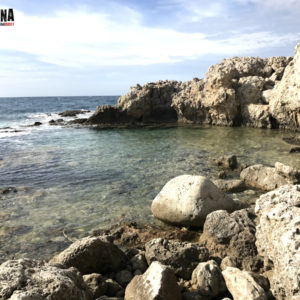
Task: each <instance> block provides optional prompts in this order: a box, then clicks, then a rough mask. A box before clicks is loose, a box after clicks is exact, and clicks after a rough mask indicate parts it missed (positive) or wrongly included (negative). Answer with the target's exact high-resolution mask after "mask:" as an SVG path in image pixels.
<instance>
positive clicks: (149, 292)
mask: <svg viewBox="0 0 300 300" xmlns="http://www.w3.org/2000/svg"><path fill="white" fill-rule="evenodd" d="M156 299H161V300H181V293H180V289H179V286H178V285H177V282H176V276H175V274H174V272H173V270H172V269H171V268H169V267H167V266H164V265H163V264H161V263H159V262H153V263H152V264H151V265H150V267H149V268H148V270H147V271H146V272H145V273H144V274H143V275H137V276H135V277H134V278H133V279H132V281H131V282H130V283H129V284H128V286H127V287H126V290H125V300H156Z"/></svg>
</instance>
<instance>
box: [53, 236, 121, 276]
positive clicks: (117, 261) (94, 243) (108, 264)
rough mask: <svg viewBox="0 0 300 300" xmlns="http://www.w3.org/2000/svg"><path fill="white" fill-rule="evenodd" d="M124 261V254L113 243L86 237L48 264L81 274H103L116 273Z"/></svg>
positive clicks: (99, 238)
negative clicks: (70, 268) (75, 270)
mask: <svg viewBox="0 0 300 300" xmlns="http://www.w3.org/2000/svg"><path fill="white" fill-rule="evenodd" d="M125 260H126V256H125V254H124V253H123V252H122V251H121V250H120V249H119V248H118V247H117V246H116V245H114V244H113V243H110V242H108V241H106V240H105V239H103V238H101V237H86V238H83V239H81V240H78V241H76V242H75V243H73V244H72V245H71V246H69V248H67V249H66V250H64V251H63V252H61V253H59V254H58V255H56V256H55V257H53V258H52V259H51V261H50V263H52V264H62V265H64V266H66V267H76V268H77V269H78V270H79V271H80V272H81V273H82V274H90V273H101V274H105V273H107V272H112V271H118V270H119V269H120V268H121V267H122V265H123V264H124V262H125Z"/></svg>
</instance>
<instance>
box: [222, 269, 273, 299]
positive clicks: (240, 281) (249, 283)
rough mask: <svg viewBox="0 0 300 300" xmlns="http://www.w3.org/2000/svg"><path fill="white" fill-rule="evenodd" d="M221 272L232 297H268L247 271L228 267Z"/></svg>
mask: <svg viewBox="0 0 300 300" xmlns="http://www.w3.org/2000/svg"><path fill="white" fill-rule="evenodd" d="M222 274H223V276H224V279H225V282H226V286H227V288H228V290H229V291H230V293H231V295H232V296H233V299H247V300H267V299H268V298H267V295H266V293H265V291H264V289H263V288H262V287H261V286H260V285H259V284H258V283H257V282H256V281H255V279H254V278H253V276H251V274H250V273H249V272H246V271H241V270H239V269H237V268H231V267H228V268H226V270H225V271H223V272H222Z"/></svg>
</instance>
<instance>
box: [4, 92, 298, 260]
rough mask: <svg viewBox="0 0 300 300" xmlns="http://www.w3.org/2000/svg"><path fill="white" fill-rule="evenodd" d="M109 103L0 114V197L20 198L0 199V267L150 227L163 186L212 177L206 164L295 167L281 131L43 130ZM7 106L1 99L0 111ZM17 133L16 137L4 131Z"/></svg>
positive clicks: (68, 103) (42, 104) (57, 103)
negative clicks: (99, 235)
mask: <svg viewBox="0 0 300 300" xmlns="http://www.w3.org/2000/svg"><path fill="white" fill-rule="evenodd" d="M80 99H81V100H80ZM116 99H117V97H110V98H106V97H95V98H91V97H89V98H76V99H75V100H76V101H74V98H72V97H70V98H66V99H65V100H64V104H63V105H61V100H58V98H47V100H45V99H35V98H28V99H27V100H26V101H28V102H26V101H25V100H24V99H21V100H20V103H23V104H22V105H19V110H20V111H19V110H18V109H16V110H15V111H13V110H11V111H10V110H9V105H11V106H13V104H11V103H8V105H7V106H6V111H5V112H4V111H3V110H1V112H0V117H1V114H2V115H3V116H4V115H7V116H6V119H5V118H4V117H2V118H1V122H0V127H1V128H3V127H7V126H8V127H10V128H12V129H11V132H10V133H7V132H4V131H7V130H6V129H2V137H1V138H0V158H1V159H2V160H0V188H1V187H5V186H15V187H17V188H18V189H19V191H18V192H17V193H9V194H5V195H0V226H1V227H0V242H1V246H0V260H5V259H8V258H12V257H21V256H27V257H28V256H29V257H40V258H49V257H51V256H52V255H53V254H54V253H55V252H57V251H60V250H61V249H63V248H64V247H66V245H68V243H69V242H68V240H67V239H66V238H65V236H64V233H65V234H67V235H68V236H69V237H71V238H78V237H81V236H84V235H87V234H88V233H89V232H90V231H91V230H93V229H97V228H100V227H104V226H109V225H111V224H113V223H115V222H118V221H120V220H140V221H147V222H153V221H154V220H153V217H152V215H151V211H150V205H151V201H152V200H153V198H154V197H155V196H156V194H157V193H158V192H159V191H160V189H161V188H162V187H163V185H164V184H165V183H166V182H167V181H168V180H169V179H171V178H173V177H175V176H177V175H181V174H201V175H205V176H208V177H210V178H215V176H216V174H217V172H218V169H217V168H216V167H215V166H214V165H212V164H211V161H210V158H211V157H214V156H219V155H223V154H230V153H233V154H236V155H237V156H238V159H239V161H241V162H245V163H265V164H271V165H274V163H275V162H276V161H281V162H283V163H286V164H289V165H293V166H296V167H299V166H300V155H299V154H293V155H291V154H289V153H288V151H289V149H290V145H288V144H286V143H285V142H283V141H282V137H287V136H290V135H291V134H290V133H288V132H284V131H276V130H273V131H272V130H260V129H250V128H221V127H201V126H193V127H178V128H169V129H130V130H127V129H122V130H102V131H101V130H100V131H97V130H93V129H87V128H82V129H75V128H63V127H53V126H48V124H47V122H48V120H49V119H51V118H58V116H57V114H56V113H57V112H59V111H63V110H65V109H69V108H72V109H73V108H74V109H75V108H76V109H80V108H84V109H92V108H95V106H96V105H97V104H103V103H111V104H113V103H115V101H116ZM9 100H10V99H0V107H1V108H2V109H3V107H5V102H6V104H7V102H8V101H9ZM22 101H23V102H22ZM32 102H33V103H35V104H32ZM49 102H51V104H49ZM75 102H76V105H75V104H74V103H75ZM96 102H97V103H96ZM1 103H2V105H1ZM15 103H18V100H15ZM24 103H25V104H24ZM29 103H30V105H29ZM14 107H15V106H14ZM25 108H26V109H25ZM33 108H34V109H33ZM33 110H34V111H33ZM37 120H39V121H42V122H43V125H42V126H41V127H39V128H32V127H29V128H27V127H22V126H24V124H29V123H30V124H31V123H33V122H35V121H37ZM5 122H6V123H5ZM16 128H17V129H18V130H21V131H20V132H13V130H16ZM0 134H1V130H0ZM233 197H235V198H239V197H241V198H242V197H246V196H245V195H243V194H241V195H239V194H236V195H233Z"/></svg>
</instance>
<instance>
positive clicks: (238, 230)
mask: <svg viewBox="0 0 300 300" xmlns="http://www.w3.org/2000/svg"><path fill="white" fill-rule="evenodd" d="M254 219H255V215H254V214H253V213H252V211H251V209H242V210H238V211H235V212H233V213H231V214H229V213H228V212H226V211H224V210H218V211H214V212H212V213H210V214H209V215H208V216H207V218H206V221H205V224H204V227H203V234H202V235H201V237H200V242H201V243H203V245H204V246H206V247H207V249H208V250H209V253H210V255H212V256H217V257H220V258H222V259H223V258H225V257H226V256H230V257H232V258H235V259H236V262H235V263H236V265H237V266H238V267H241V268H243V269H246V270H249V271H257V270H259V269H260V268H261V267H262V262H261V261H260V259H259V258H258V257H257V249H256V246H255V223H254Z"/></svg>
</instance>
